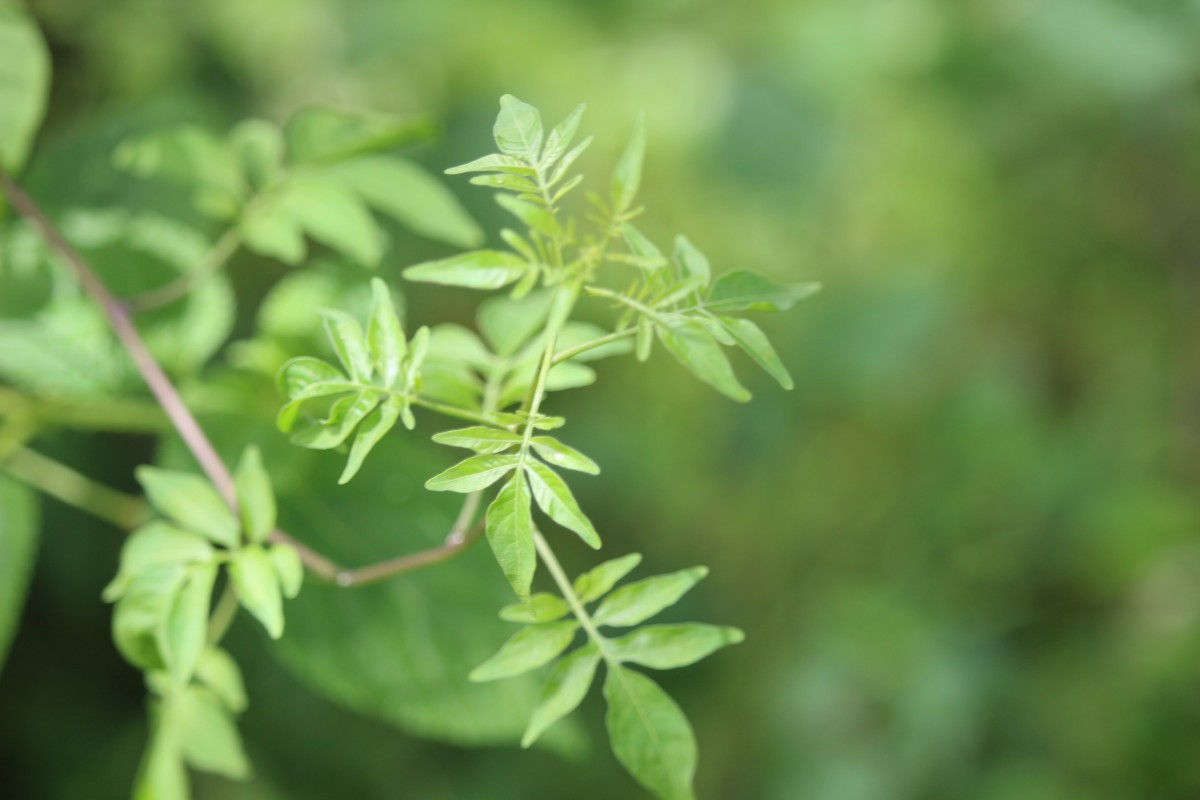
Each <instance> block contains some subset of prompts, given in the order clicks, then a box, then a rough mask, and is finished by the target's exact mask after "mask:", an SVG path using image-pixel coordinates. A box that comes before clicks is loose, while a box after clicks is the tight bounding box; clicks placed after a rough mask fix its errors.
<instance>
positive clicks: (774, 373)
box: [720, 317, 794, 389]
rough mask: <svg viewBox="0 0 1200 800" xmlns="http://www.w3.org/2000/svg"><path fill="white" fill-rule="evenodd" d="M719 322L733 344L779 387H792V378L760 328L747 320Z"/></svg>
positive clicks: (729, 319) (731, 318)
mask: <svg viewBox="0 0 1200 800" xmlns="http://www.w3.org/2000/svg"><path fill="white" fill-rule="evenodd" d="M720 321H721V324H722V325H724V326H725V330H726V331H728V332H729V335H730V336H731V337H733V341H734V343H735V344H737V346H738V347H740V348H742V350H744V351H745V352H746V354H747V355H749V356H750V357H751V358H752V359H754V361H755V363H757V364H758V365H759V366H760V367H762V368H763V369H764V370H766V372H767V374H768V375H770V376H771V377H772V378H774V379H775V380H777V381H779V385H780V386H782V387H783V388H784V389H791V388H792V387H793V385H794V384H793V383H792V376H791V375H789V374H788V371H787V368H786V367H785V366H783V362H782V361H780V360H779V356H778V355H777V354H776V353H775V348H774V347H772V346H771V342H770V340H768V339H767V335H766V334H765V333H763V332H762V329H761V328H759V327H758V326H757V325H755V324H754V323H753V322H751V321H750V320H748V319H736V318H734V317H721V318H720Z"/></svg>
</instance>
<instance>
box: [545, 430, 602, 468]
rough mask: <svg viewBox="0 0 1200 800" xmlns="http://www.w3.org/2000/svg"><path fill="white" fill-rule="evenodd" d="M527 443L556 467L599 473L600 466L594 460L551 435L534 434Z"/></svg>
mask: <svg viewBox="0 0 1200 800" xmlns="http://www.w3.org/2000/svg"><path fill="white" fill-rule="evenodd" d="M529 443H530V444H532V445H533V449H534V450H535V451H537V454H538V455H539V456H541V457H542V458H543V459H545V460H546V461H547V463H550V464H553V465H554V466H556V467H563V468H564V469H574V470H578V471H579V472H586V473H587V474H589V475H599V474H600V467H599V466H598V465H597V464H596V462H595V461H592V460H591V459H590V458H588V457H587V456H585V455H584V454H583V453H581V452H579V451H578V450H576V449H575V448H573V447H567V446H566V445H565V444H563V443H562V442H560V441H559V440H558V439H555V438H554V437H552V436H534V437H533V438H532V439H531V440H530V441H529Z"/></svg>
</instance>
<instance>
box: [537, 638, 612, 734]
mask: <svg viewBox="0 0 1200 800" xmlns="http://www.w3.org/2000/svg"><path fill="white" fill-rule="evenodd" d="M599 663H600V652H599V651H598V650H597V649H596V646H595V645H593V644H590V643H589V644H586V645H584V646H583V647H580V648H579V649H578V650H576V651H575V652H574V653H571V655H569V656H567V657H566V658H564V659H563V660H562V661H560V662H558V664H556V665H555V666H554V669H553V670H551V672H550V675H549V677H547V678H546V683H545V685H544V686H543V687H542V696H541V699H540V700H539V701H538V705H537V708H535V709H534V710H533V716H532V717H530V719H529V727H528V728H526V729H525V735H524V737H522V739H521V747H529V746H530V745H531V744H533V743H534V742H535V741H537V738H538V737H539V736H541V735H542V733H543V732H544V731H545V730H546V729H547V728H549V727H550V726H551V725H553V724H554V723H556V722H558V721H559V720H560V719H562V718H563V717H565V716H566V715H567V714H570V713H571V712H572V711H574V710H575V708H576V707H577V706H578V705H579V704H580V703H581V702H583V698H584V697H585V696H586V695H587V691H588V689H589V688H591V685H592V679H593V678H594V677H595V676H596V665H597V664H599Z"/></svg>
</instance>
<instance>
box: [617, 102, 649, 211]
mask: <svg viewBox="0 0 1200 800" xmlns="http://www.w3.org/2000/svg"><path fill="white" fill-rule="evenodd" d="M645 155H646V116H645V115H644V114H639V115H638V118H637V120H636V121H635V122H634V123H633V133H632V134H631V135H630V137H629V144H628V145H626V147H625V152H624V153H623V154H622V155H621V158H620V160H619V161H617V166H616V169H614V170H613V178H612V205H613V214H614V216H617V217H620V216H621V215H623V214H624V213H625V212H626V211H628V210H629V207H630V206H631V205H633V201H634V198H636V197H637V193H638V189H639V188H640V186H641V183H642V159H643V158H644V157H645Z"/></svg>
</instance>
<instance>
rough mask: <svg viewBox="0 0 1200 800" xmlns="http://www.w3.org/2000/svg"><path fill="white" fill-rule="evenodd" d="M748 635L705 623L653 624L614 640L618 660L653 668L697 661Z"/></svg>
mask: <svg viewBox="0 0 1200 800" xmlns="http://www.w3.org/2000/svg"><path fill="white" fill-rule="evenodd" d="M744 638H745V634H743V633H742V632H741V631H740V630H738V629H737V628H727V627H722V626H718V625H702V624H700V623H697V622H689V623H686V624H683V625H651V626H649V627H645V628H639V629H638V630H636V631H634V632H633V633H628V634H626V635H624V636H622V637H621V638H619V639H615V640H614V641H613V642H612V645H611V647H612V654H613V657H614V658H616V659H617V660H618V661H622V662H633V663H634V664H641V665H642V666H643V667H650V668H652V669H675V668H677V667H686V666H687V665H688V664H694V663H696V662H697V661H699V660H700V659H702V658H704V657H705V656H707V655H710V654H711V653H712V652H714V651H715V650H719V649H721V648H722V647H727V646H728V645H731V644H737V643H738V642H740V641H742V640H743V639H744Z"/></svg>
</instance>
